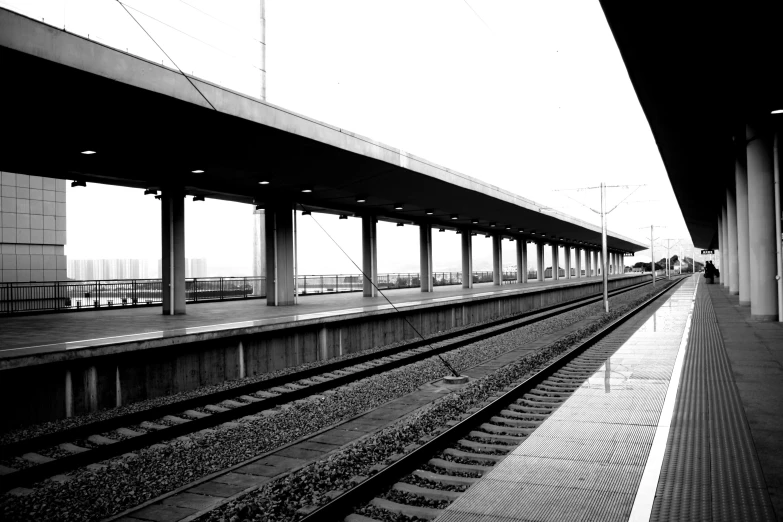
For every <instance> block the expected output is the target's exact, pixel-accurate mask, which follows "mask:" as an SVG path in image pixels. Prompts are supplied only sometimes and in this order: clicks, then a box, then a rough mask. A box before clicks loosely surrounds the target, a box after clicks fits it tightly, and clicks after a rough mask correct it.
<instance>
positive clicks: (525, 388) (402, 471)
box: [299, 278, 684, 522]
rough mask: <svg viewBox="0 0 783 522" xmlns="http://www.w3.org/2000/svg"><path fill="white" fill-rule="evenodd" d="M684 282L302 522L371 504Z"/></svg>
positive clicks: (338, 516) (336, 517)
mask: <svg viewBox="0 0 783 522" xmlns="http://www.w3.org/2000/svg"><path fill="white" fill-rule="evenodd" d="M683 279H684V278H681V279H680V280H679V281H677V282H676V283H674V284H673V285H670V286H669V287H667V288H665V289H663V290H661V291H659V292H657V293H655V294H654V295H653V296H651V297H650V298H649V299H647V300H646V301H645V302H644V303H641V304H639V305H637V306H636V307H634V308H633V309H632V310H630V311H628V312H626V313H625V314H624V315H623V316H621V317H618V318H617V319H615V320H614V321H612V322H611V323H609V324H607V325H606V326H604V327H603V328H602V329H600V330H599V331H597V332H595V333H593V334H592V335H590V336H589V337H587V338H586V339H584V340H582V341H580V342H579V343H578V344H576V345H575V346H573V347H572V348H570V349H569V350H568V351H566V352H564V353H562V354H560V355H559V356H558V357H556V358H555V359H554V360H552V361H551V362H550V363H548V364H547V365H546V366H545V367H544V368H542V369H540V370H539V371H537V372H536V373H535V374H533V375H532V376H530V377H528V378H527V379H525V380H524V381H522V382H521V383H519V384H517V385H516V386H514V387H513V388H512V389H511V390H509V391H507V392H505V393H504V394H503V395H501V396H499V397H497V398H495V399H494V400H492V401H491V402H490V403H489V404H487V405H486V406H484V407H482V408H481V409H479V410H478V411H476V412H474V413H472V414H470V415H469V416H468V417H466V418H464V419H462V420H461V421H459V422H457V423H456V424H454V425H453V426H451V427H450V428H448V429H446V430H445V431H443V432H442V433H440V434H438V435H436V436H435V437H433V438H432V439H430V440H429V441H427V442H425V443H424V444H422V445H421V446H419V447H418V448H416V449H414V450H413V451H411V452H410V453H408V454H407V455H405V456H404V457H402V458H401V459H399V460H397V461H395V462H393V463H392V464H390V465H389V466H387V467H386V468H383V469H382V470H380V471H378V473H376V474H375V475H372V476H370V477H368V478H367V479H365V480H364V481H363V482H361V483H359V484H357V485H356V486H355V487H353V488H351V489H349V490H346V491H345V492H344V493H342V494H341V495H340V496H338V497H335V498H334V499H333V500H332V501H330V502H329V503H327V504H324V505H322V506H320V507H319V508H318V509H316V510H314V511H312V512H311V513H309V514H308V515H307V516H305V517H304V518H302V519H300V521H299V522H315V521H320V520H342V519H343V517H345V516H347V515H349V514H350V513H351V510H352V509H353V508H355V507H358V506H360V505H363V504H365V503H367V502H369V501H370V500H371V499H372V498H373V497H374V496H376V495H377V494H378V493H379V492H381V491H385V490H387V489H389V488H390V487H392V486H393V485H394V484H395V483H396V482H397V481H399V479H400V478H402V477H404V476H406V475H409V474H410V473H412V472H413V471H415V470H416V469H417V468H419V467H420V466H421V465H422V463H423V462H427V461H428V460H429V459H430V458H431V456H432V455H435V454H437V453H438V452H440V451H443V450H444V449H445V448H447V447H449V446H450V445H452V444H454V443H455V442H456V441H458V440H460V439H461V438H463V437H465V436H466V435H467V434H468V433H469V432H470V431H471V430H474V429H475V427H476V426H478V425H481V424H483V423H485V422H487V421H489V420H490V419H491V418H492V417H493V416H496V415H497V414H498V413H499V412H500V411H501V410H503V409H504V408H505V407H506V406H507V405H508V404H510V403H512V402H514V401H515V400H517V399H518V398H520V397H522V396H523V395H524V394H525V393H528V392H529V391H530V390H532V389H533V388H535V387H536V386H538V385H539V384H541V383H542V382H544V381H545V380H546V379H547V378H548V377H550V376H551V375H552V374H553V373H555V372H556V371H557V370H559V369H560V368H562V367H563V366H565V365H566V364H567V363H569V362H570V361H572V360H573V359H575V358H576V357H577V356H579V355H581V354H583V353H584V352H586V351H587V350H588V349H589V348H590V347H592V346H594V345H595V344H597V343H598V342H600V341H601V340H602V339H604V338H605V337H606V336H608V335H609V334H611V333H613V332H614V331H615V330H616V329H617V328H619V327H620V326H622V325H623V324H624V323H625V322H626V321H628V320H629V319H631V318H632V317H634V316H635V315H636V314H638V313H639V312H641V311H642V310H644V309H645V308H647V307H648V306H649V305H651V304H652V303H653V302H654V301H655V300H657V299H658V298H659V297H661V296H662V295H663V294H665V293H667V292H669V291H670V290H672V289H673V288H674V287H675V286H676V285H677V284H680V283H681V282H682V280H683ZM601 299H602V298H601ZM599 300H600V299H599Z"/></svg>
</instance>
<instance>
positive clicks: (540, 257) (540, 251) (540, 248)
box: [536, 243, 545, 281]
mask: <svg viewBox="0 0 783 522" xmlns="http://www.w3.org/2000/svg"><path fill="white" fill-rule="evenodd" d="M536 263H538V266H537V271H536V275H537V276H538V277H536V279H538V280H539V281H543V280H544V268H545V267H544V244H543V243H536Z"/></svg>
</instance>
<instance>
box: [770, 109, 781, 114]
mask: <svg viewBox="0 0 783 522" xmlns="http://www.w3.org/2000/svg"><path fill="white" fill-rule="evenodd" d="M770 114H783V109H775V110H774V111H770Z"/></svg>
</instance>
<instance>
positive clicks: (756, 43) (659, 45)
mask: <svg viewBox="0 0 783 522" xmlns="http://www.w3.org/2000/svg"><path fill="white" fill-rule="evenodd" d="M601 5H602V6H603V10H604V13H605V15H606V19H607V21H608V22H609V26H610V28H611V30H612V33H613V34H614V37H615V40H616V42H617V46H618V47H619V49H620V54H621V55H622V57H623V60H624V61H625V66H626V68H627V69H628V75H629V76H630V78H631V82H632V83H633V86H634V89H635V90H636V94H637V96H638V98H639V102H640V103H641V106H642V109H643V110H644V112H645V114H646V116H647V120H648V122H649V123H650V127H651V129H652V132H653V135H654V136H655V141H656V143H657V145H658V149H659V151H660V153H661V157H662V158H663V162H664V165H665V166H666V171H667V172H668V175H669V180H670V181H671V184H672V188H673V189H674V194H675V196H676V197H677V201H678V202H679V205H680V209H681V210H682V214H683V216H684V218H685V223H686V224H687V226H688V230H689V231H690V234H691V238H692V239H693V242H694V244H695V245H696V246H698V247H702V248H717V247H718V229H717V219H716V216H717V215H718V212H719V211H720V208H721V204H722V202H724V201H725V199H726V186H727V185H730V184H731V183H733V181H734V157H735V156H734V141H733V138H734V136H742V137H744V135H745V130H744V129H745V123H746V122H747V121H749V120H750V119H752V118H756V117H759V116H763V115H769V114H770V111H772V110H775V109H783V72H782V71H783V67H782V66H781V49H783V39H782V38H781V23H782V22H783V2H781V1H779V0H778V1H774V0H773V1H770V0H764V1H756V0H751V1H746V2H729V3H720V4H719V3H712V4H705V3H703V2H676V3H675V2H652V3H650V2H634V1H628V0H601ZM741 146H743V147H744V146H745V144H744V142H743V143H742V144H741Z"/></svg>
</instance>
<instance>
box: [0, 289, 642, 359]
mask: <svg viewBox="0 0 783 522" xmlns="http://www.w3.org/2000/svg"><path fill="white" fill-rule="evenodd" d="M643 277H645V276H639V275H630V274H629V275H624V276H613V277H610V281H617V280H619V279H632V278H643ZM568 281H569V282H562V283H556V284H551V285H547V286H545V287H528V288H514V289H501V290H487V292H482V293H479V294H467V295H460V296H454V297H445V298H432V297H426V298H425V299H428V301H427V302H421V301H412V302H410V303H395V304H394V306H395V307H396V309H395V308H392V307H391V306H389V305H379V307H382V308H380V309H378V310H363V311H357V312H352V311H351V310H353V309H352V308H347V309H345V310H344V312H345V313H340V312H341V311H339V310H338V311H333V312H326V313H328V314H329V315H328V316H323V317H312V318H303V319H297V317H298V316H288V317H283V318H279V319H277V320H276V319H269V320H268V321H270V322H273V323H272V324H264V325H254V326H253V325H248V323H251V322H250V321H243V322H238V323H224V324H216V325H207V326H196V327H190V328H182V329H178V330H170V331H155V332H145V333H140V334H130V335H123V336H116V337H105V338H98V339H88V340H83V341H70V342H65V343H52V344H44V345H37V346H27V347H18V348H9V349H7V350H3V351H0V371H2V370H8V369H13V368H19V367H26V366H33V365H38V364H48V363H55V362H64V361H69V360H77V359H83V358H91V357H101V356H107V355H117V354H120V353H125V352H135V351H141V350H149V349H155V348H165V347H174V346H178V345H182V344H187V343H192V342H202V341H215V340H219V339H229V338H232V337H240V336H249V335H258V334H266V333H271V332H275V331H279V330H289V329H306V328H312V327H314V326H327V325H333V324H335V323H345V322H353V321H361V320H362V319H365V318H368V317H376V316H383V315H387V314H395V313H398V310H401V311H404V312H408V313H410V312H417V311H420V310H428V309H432V308H439V307H444V306H452V305H465V304H474V303H480V302H482V301H490V300H495V299H502V298H509V297H515V296H519V295H526V294H545V293H548V292H554V291H558V290H562V289H564V288H574V287H580V286H585V285H590V284H596V283H601V281H602V280H601V279H598V278H590V279H587V278H580V279H572V280H568ZM572 281H573V282H572ZM501 288H502V287H501ZM488 294H489V295H488ZM305 315H308V314H305ZM312 315H319V313H317V312H316V313H314V314H312ZM204 329H208V330H207V331H201V332H194V331H193V330H204Z"/></svg>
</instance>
